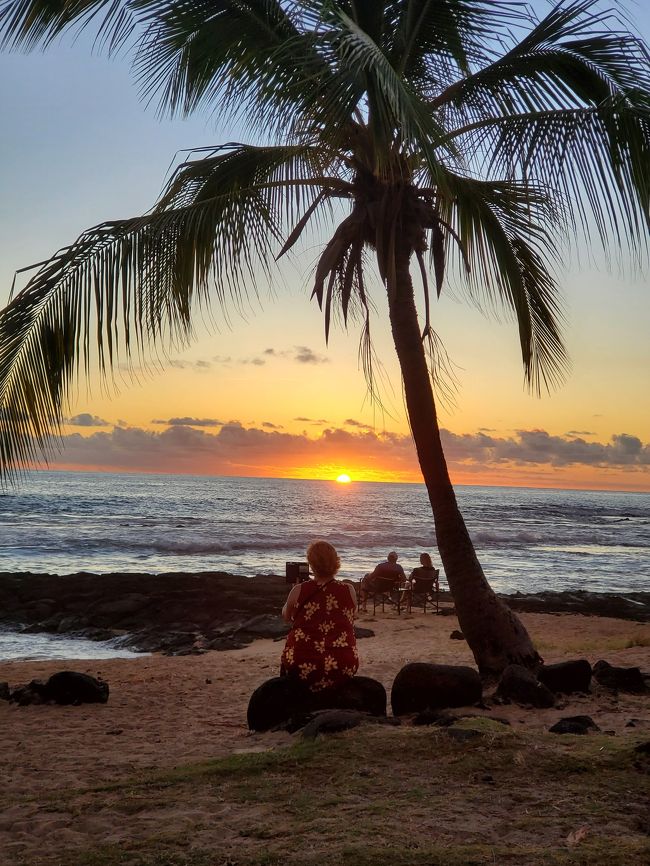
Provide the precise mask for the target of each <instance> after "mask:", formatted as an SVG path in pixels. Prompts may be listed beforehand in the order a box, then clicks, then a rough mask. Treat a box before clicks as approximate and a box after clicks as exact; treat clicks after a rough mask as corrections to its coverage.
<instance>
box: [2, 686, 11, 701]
mask: <svg viewBox="0 0 650 866" xmlns="http://www.w3.org/2000/svg"><path fill="white" fill-rule="evenodd" d="M10 697H11V691H10V690H9V683H0V701H8V700H9V698H10Z"/></svg>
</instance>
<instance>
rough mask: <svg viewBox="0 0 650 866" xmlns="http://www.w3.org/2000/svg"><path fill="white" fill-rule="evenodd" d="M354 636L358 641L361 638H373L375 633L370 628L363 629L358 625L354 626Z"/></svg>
mask: <svg viewBox="0 0 650 866" xmlns="http://www.w3.org/2000/svg"><path fill="white" fill-rule="evenodd" d="M354 636H355V638H356V639H357V640H360V639H361V638H363V637H374V636H375V633H374V631H373V630H372V629H371V628H363V627H362V626H360V625H355V627H354Z"/></svg>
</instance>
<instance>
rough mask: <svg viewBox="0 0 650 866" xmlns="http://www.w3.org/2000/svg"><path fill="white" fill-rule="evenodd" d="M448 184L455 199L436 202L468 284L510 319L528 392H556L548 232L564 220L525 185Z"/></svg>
mask: <svg viewBox="0 0 650 866" xmlns="http://www.w3.org/2000/svg"><path fill="white" fill-rule="evenodd" d="M448 185H449V188H450V189H451V190H453V197H452V198H451V199H444V198H443V199H441V200H440V202H439V207H440V214H441V217H442V219H444V220H445V221H446V222H448V223H449V224H450V225H451V226H453V228H454V229H455V232H456V233H457V235H458V237H459V239H460V246H461V248H462V253H463V259H462V261H461V264H462V266H463V267H464V265H465V262H466V261H467V262H469V266H470V272H469V275H468V276H467V277H466V280H465V283H466V285H467V286H468V288H469V290H470V292H471V293H472V296H473V297H474V298H476V299H477V300H480V299H481V297H483V298H485V299H487V301H488V304H489V305H490V306H491V307H493V308H499V307H501V306H505V308H506V309H509V310H510V311H511V312H512V313H513V314H514V317H515V319H516V322H517V326H518V329H519V342H520V347H521V356H522V361H523V364H524V372H525V378H526V382H527V384H528V385H529V386H530V387H531V389H532V390H533V391H535V392H536V393H539V392H540V390H541V389H542V386H543V387H544V388H547V389H550V388H552V387H554V386H556V385H557V384H558V383H559V382H561V381H562V379H563V378H564V376H565V374H566V370H567V369H568V363H569V362H568V355H567V352H566V349H565V347H564V344H563V341H562V337H561V331H562V325H563V312H562V305H561V301H560V296H559V289H558V286H557V284H556V282H555V279H554V278H553V276H552V273H551V271H550V269H549V266H548V264H547V263H548V261H549V257H550V260H551V261H553V259H554V258H555V259H556V260H559V257H560V248H559V247H558V244H557V236H556V235H555V234H554V231H553V227H554V226H555V228H556V229H557V228H560V227H561V221H562V215H561V214H558V213H556V212H555V211H554V210H553V206H552V202H551V201H549V199H548V198H547V197H546V196H545V195H544V193H543V191H542V190H539V189H535V188H531V187H530V186H528V185H524V184H517V183H515V182H493V183H490V182H485V181H477V180H474V179H471V178H464V177H460V176H458V175H452V174H450V176H449V178H448ZM448 245H449V249H450V251H451V240H449V241H448Z"/></svg>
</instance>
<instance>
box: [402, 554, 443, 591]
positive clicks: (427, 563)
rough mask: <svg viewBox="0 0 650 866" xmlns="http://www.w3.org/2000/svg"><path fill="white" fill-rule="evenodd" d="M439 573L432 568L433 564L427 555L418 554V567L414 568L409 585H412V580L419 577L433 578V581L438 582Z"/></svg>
mask: <svg viewBox="0 0 650 866" xmlns="http://www.w3.org/2000/svg"><path fill="white" fill-rule="evenodd" d="M438 574H439V571H438V569H437V568H434V567H433V563H432V562H431V557H430V556H429V554H428V553H421V554H420V565H419V566H418V568H414V569H413V571H412V572H411V574H410V576H409V583H411V584H412V583H413V581H414V580H416V579H417V578H420V577H433V578H435V580H436V581H437V580H438Z"/></svg>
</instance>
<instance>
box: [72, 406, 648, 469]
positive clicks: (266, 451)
mask: <svg viewBox="0 0 650 866" xmlns="http://www.w3.org/2000/svg"><path fill="white" fill-rule="evenodd" d="M172 420H174V419H172ZM176 420H177V421H179V422H182V421H188V420H190V421H192V420H193V421H196V420H197V419H176ZM199 420H200V419H199ZM203 420H204V421H206V420H207V421H214V420H215V419H203ZM271 425H272V422H270V421H266V422H264V423H263V424H262V425H261V426H260V427H255V426H248V427H245V426H243V425H242V424H241V423H239V422H237V421H233V422H228V423H226V424H224V425H222V426H221V428H220V429H219V431H218V432H207V431H205V430H202V429H197V427H198V425H197V424H187V423H178V424H170V425H169V426H168V427H167V429H165V430H162V431H151V430H143V429H140V428H137V427H128V428H121V427H115V428H113V430H112V431H110V432H101V431H98V432H94V433H92V434H91V435H89V436H82V435H81V434H80V433H71V434H69V435H68V436H66V437H64V444H65V450H64V452H63V453H62V454H61V456H60V458H59V459H58V460H57V461H56V463H57V464H58V465H65V466H67V467H75V468H84V467H87V468H98V467H99V468H104V469H114V470H130V471H145V472H187V473H197V474H222V475H280V476H282V475H291V474H296V473H302V474H306V473H307V472H308V471H309V470H311V469H313V468H315V467H324V466H328V467H334V466H338V467H344V468H346V469H348V470H350V469H352V470H354V468H355V467H359V468H361V469H362V470H363V471H364V473H365V474H366V475H372V473H375V474H377V475H378V476H385V474H386V473H388V474H389V475H391V476H392V477H393V478H395V479H403V480H418V478H419V470H418V464H417V458H416V455H415V448H414V445H413V442H412V440H411V437H410V436H408V435H403V434H398V433H389V432H382V433H376V432H374V431H372V430H358V429H355V430H349V429H343V428H341V427H327V428H326V429H324V430H322V431H320V432H318V433H316V434H315V435H307V434H306V433H300V434H293V433H286V432H284V431H281V430H280V429H273V427H272V426H271ZM204 426H205V425H204ZM442 439H443V445H444V449H445V454H446V456H447V461H448V463H449V467H450V470H451V472H452V475H453V474H455V475H456V476H458V475H462V476H463V477H466V478H473V477H478V476H479V475H481V474H482V477H483V480H484V481H485V474H486V473H488V477H491V478H493V479H494V480H495V482H496V483H499V479H501V478H503V477H506V476H505V473H506V471H508V472H509V475H508V476H507V477H509V478H516V477H517V475H516V473H517V471H519V472H520V477H523V478H531V477H534V476H535V473H537V472H538V470H539V472H543V471H545V472H546V476H544V477H545V478H546V479H547V481H548V479H549V478H551V479H553V478H561V477H565V476H563V475H560V474H559V473H558V472H557V471H556V470H559V469H561V468H566V467H579V468H580V467H591V468H600V469H603V470H618V471H619V472H621V471H623V472H627V473H633V472H636V473H645V474H644V475H643V476H642V477H643V478H644V479H645V478H647V477H648V475H647V470H648V467H650V445H648V444H645V445H644V444H643V443H642V442H641V440H640V439H639V438H638V437H637V436H632V435H630V434H628V433H620V434H617V435H615V436H613V437H612V438H611V440H610V441H609V442H607V443H598V442H585V441H584V440H582V439H580V438H578V437H574V438H567V437H562V436H552V435H551V434H549V433H548V432H546V431H544V430H520V431H518V432H517V433H516V434H514V435H512V436H509V437H495V436H488V435H486V434H484V433H481V432H478V433H473V434H457V433H453V432H451V431H448V430H443V431H442ZM626 477H628V476H627V475H626ZM638 477H639V476H637V478H638ZM539 478H540V479H541V478H542V475H539ZM630 483H632V482H630ZM634 483H637V484H638V481H635V482H634Z"/></svg>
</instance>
